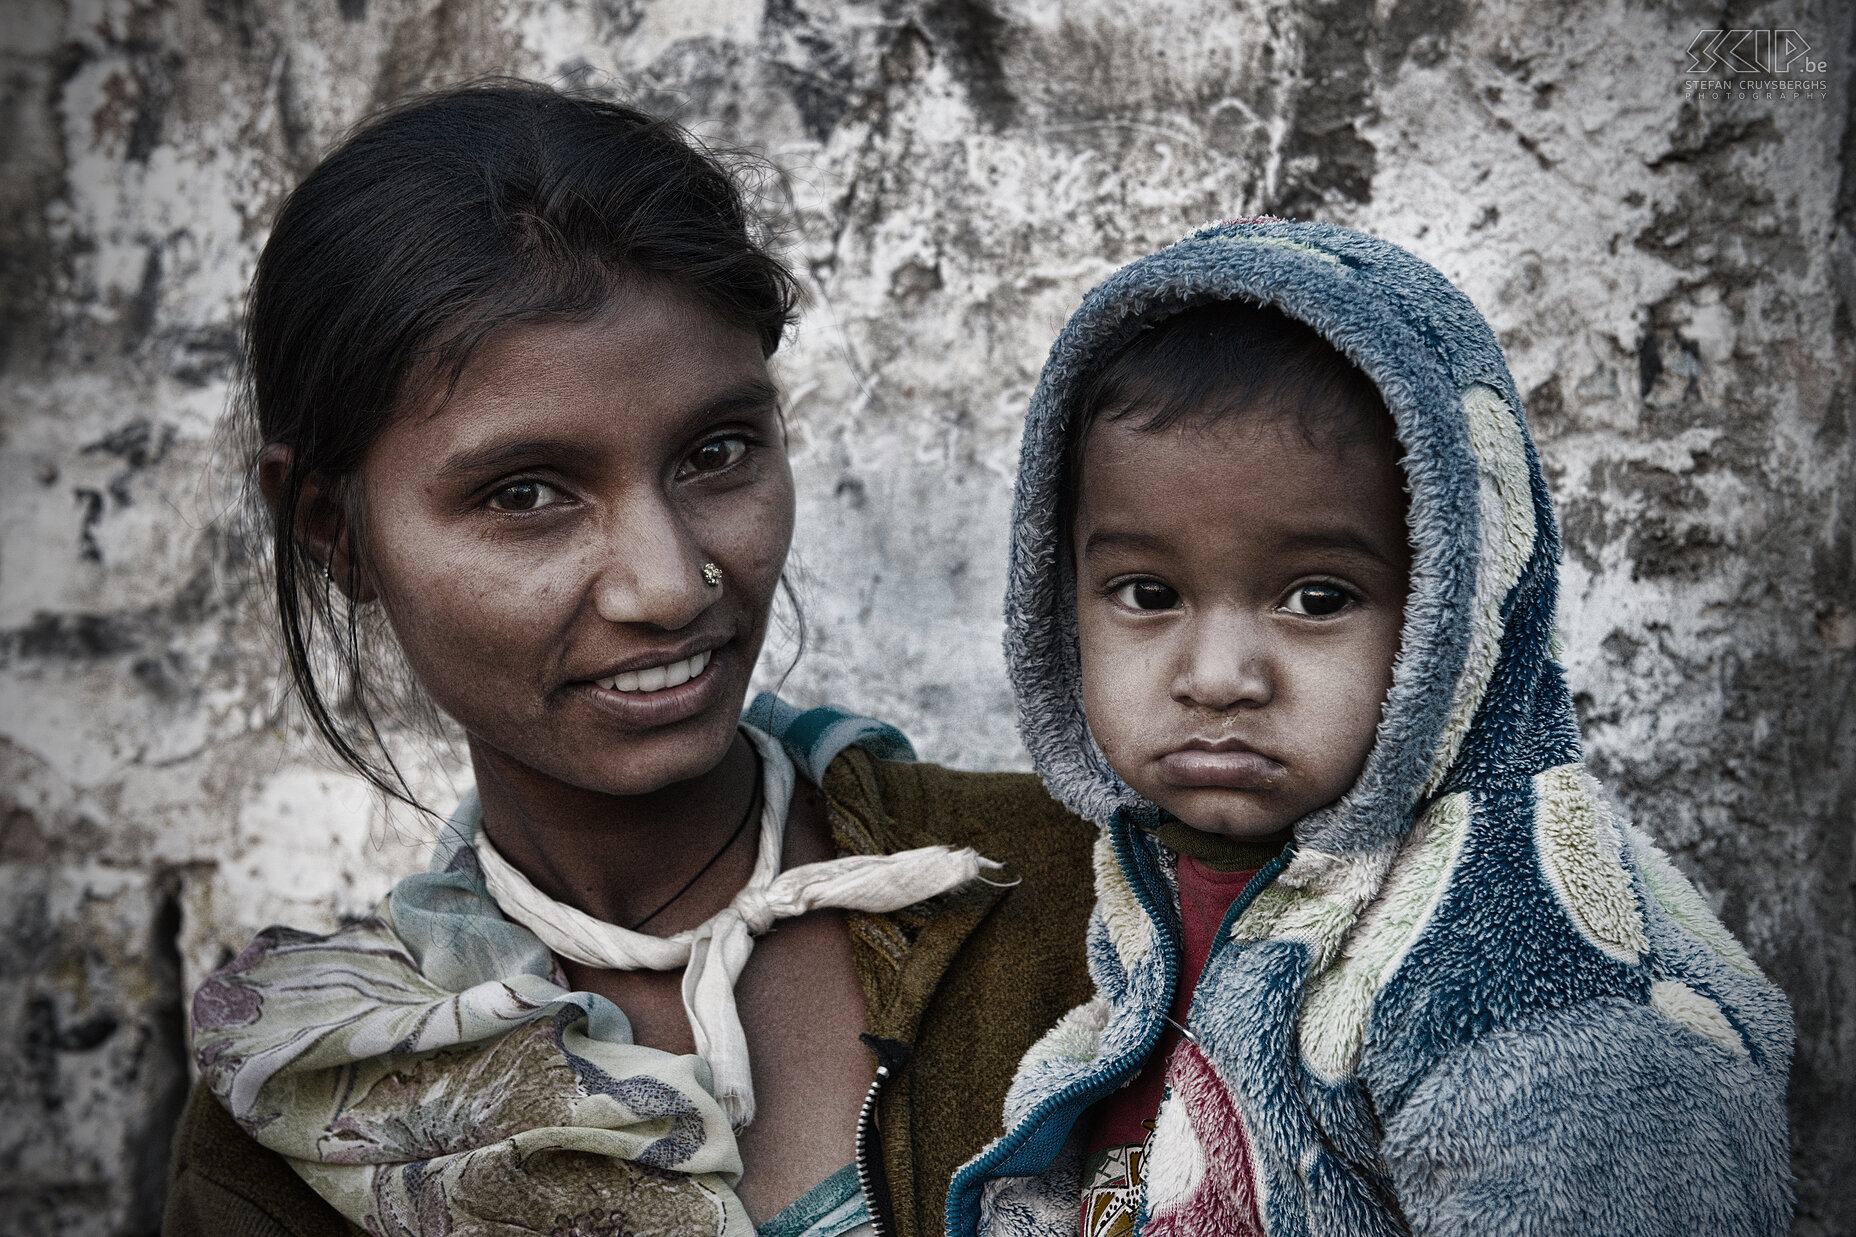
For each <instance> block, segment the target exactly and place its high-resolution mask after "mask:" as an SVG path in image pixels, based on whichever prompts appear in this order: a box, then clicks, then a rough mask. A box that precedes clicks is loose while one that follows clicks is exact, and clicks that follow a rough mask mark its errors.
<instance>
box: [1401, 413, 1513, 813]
mask: <svg viewBox="0 0 1856 1237" xmlns="http://www.w3.org/2000/svg"><path fill="white" fill-rule="evenodd" d="M1463 416H1464V420H1465V421H1466V422H1467V423H1468V427H1469V446H1470V450H1471V451H1472V452H1474V453H1475V456H1476V465H1477V472H1478V474H1479V475H1478V480H1477V505H1478V507H1479V508H1480V509H1481V513H1482V518H1481V521H1480V525H1481V527H1480V530H1479V531H1480V534H1481V538H1480V544H1481V552H1480V553H1479V554H1478V555H1477V562H1476V598H1475V601H1474V603H1473V604H1472V607H1471V610H1470V615H1469V620H1470V637H1469V653H1468V656H1467V657H1466V658H1465V660H1464V663H1463V673H1462V675H1461V676H1460V677H1459V678H1458V679H1457V682H1456V692H1455V694H1454V696H1453V697H1452V699H1451V703H1450V719H1449V721H1447V722H1445V723H1444V729H1443V733H1442V734H1441V735H1439V736H1438V740H1437V753H1436V755H1435V756H1433V757H1432V760H1431V772H1430V776H1429V777H1428V778H1427V779H1426V780H1425V783H1424V793H1425V794H1429V793H1430V792H1432V791H1433V790H1436V789H1437V787H1438V785H1439V784H1440V783H1441V782H1442V781H1443V779H1444V775H1445V774H1447V773H1448V772H1449V771H1450V766H1451V765H1453V764H1455V763H1456V756H1457V753H1458V752H1459V751H1461V750H1462V747H1463V740H1464V739H1466V738H1467V737H1468V736H1469V725H1470V723H1471V722H1472V721H1474V720H1475V717H1476V710H1477V709H1478V708H1480V707H1481V706H1482V697H1483V694H1484V693H1485V692H1487V691H1488V689H1489V680H1490V678H1491V677H1492V676H1493V675H1494V673H1495V662H1496V659H1497V658H1499V657H1500V656H1501V651H1502V633H1503V630H1504V624H1503V622H1502V602H1504V601H1506V600H1507V598H1508V594H1509V592H1510V590H1512V589H1513V588H1514V586H1515V584H1516V583H1517V582H1518V581H1519V580H1520V578H1521V572H1522V570H1523V569H1524V568H1525V567H1526V566H1527V560H1528V559H1529V558H1531V557H1533V553H1534V493H1533V487H1532V484H1531V478H1532V473H1531V471H1530V470H1529V468H1528V461H1527V442H1526V440H1525V439H1524V438H1523V437H1522V433H1521V422H1520V420H1519V419H1518V418H1516V416H1515V415H1514V412H1513V410H1512V409H1510V408H1509V407H1508V403H1507V401H1506V400H1504V399H1502V397H1501V396H1500V394H1498V393H1497V392H1496V391H1495V390H1493V389H1492V388H1490V387H1486V386H1480V385H1478V386H1473V387H1471V388H1470V389H1469V390H1468V391H1467V392H1466V393H1465V394H1464V396H1463Z"/></svg>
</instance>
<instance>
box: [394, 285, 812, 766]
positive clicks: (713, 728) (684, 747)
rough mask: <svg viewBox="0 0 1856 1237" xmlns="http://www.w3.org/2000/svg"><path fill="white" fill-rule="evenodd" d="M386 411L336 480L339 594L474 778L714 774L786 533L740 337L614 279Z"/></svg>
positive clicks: (772, 442)
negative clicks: (467, 753)
mask: <svg viewBox="0 0 1856 1237" xmlns="http://www.w3.org/2000/svg"><path fill="white" fill-rule="evenodd" d="M410 403H411V406H409V407H407V408H405V409H404V410H402V411H401V412H400V413H398V414H397V415H396V417H395V419H394V420H393V422H392V423H391V424H390V425H389V427H388V428H387V430H386V431H385V432H384V433H382V435H381V436H380V438H379V440H378V441H377V442H376V443H375V444H374V446H373V448H372V449H371V450H370V451H369V453H368V455H367V458H366V459H365V461H364V462H363V464H362V466H361V468H360V470H359V481H360V490H359V502H360V504H361V514H362V521H361V530H362V535H363V543H362V545H361V546H360V547H359V549H360V554H359V560H360V561H359V565H358V570H359V572H360V575H359V577H358V579H357V584H358V585H359V586H360V587H361V588H362V589H365V590H369V591H372V592H374V593H376V594H377V595H378V596H379V598H380V601H381V603H382V605H383V606H384V607H385V609H386V613H387V616H388V618H389V620H390V621H391V623H392V625H393V630H394V632H395V633H396V634H397V635H398V637H399V640H400V643H401V645H402V646H403V647H404V649H405V653H406V657H407V658H408V660H409V661H410V663H411V666H412V669H413V671H414V673H415V674H416V675H417V676H418V679H419V682H420V683H421V684H422V685H423V686H424V687H425V689H426V690H427V691H428V692H430V693H431V695H432V698H433V699H434V700H435V701H436V702H437V703H438V705H439V707H441V708H442V709H444V711H445V712H446V713H448V714H449V715H450V716H451V717H453V718H455V719H456V720H457V722H458V723H459V725H461V726H462V727H463V728H464V730H465V732H466V733H467V734H468V735H469V737H470V742H471V753H472V757H473V760H474V761H475V762H476V763H477V765H478V772H479V776H480V777H481V776H482V775H483V774H484V773H486V772H494V773H500V774H502V775H504V776H506V777H509V778H511V779H514V780H517V781H521V782H532V781H533V780H534V776H535V775H537V774H539V775H540V776H541V778H542V779H543V780H544V781H547V782H555V783H561V784H565V785H568V786H572V787H576V788H580V789H583V790H590V791H596V792H599V793H604V794H642V793H647V792H649V791H653V790H657V789H660V788H662V787H664V786H667V785H670V784H672V783H674V782H679V781H683V780H686V779H688V778H692V777H696V776H699V775H701V774H703V773H706V772H708V771H709V770H710V769H712V768H714V767H715V766H716V764H717V763H718V762H720V760H721V759H722V757H723V755H724V754H725V753H726V751H727V750H728V746H729V744H730V743H731V742H732V740H733V738H734V734H735V727H736V718H737V715H738V713H739V711H740V708H741V703H742V700H743V698H744V697H745V695H746V692H747V687H748V676H749V674H750V673H751V672H752V670H753V668H754V661H755V657H756V655H757V654H758V653H759V651H760V646H761V640H762V638H763V637H764V636H765V634H766V628H767V616H768V612H769V610H770V608H771V606H772V603H773V595H774V590H775V589H776V588H777V587H778V584H779V578H780V571H781V568H782V566H783V565H784V563H785V561H786V551H787V546H788V543H789V542H790V541H791V538H792V531H793V484H792V474H791V472H790V471H789V469H788V467H787V460H786V451H785V447H784V444H783V441H782V435H781V426H780V418H779V410H778V405H777V397H776V393H775V390H774V388H773V385H772V383H771V382H770V381H769V379H768V376H767V366H766V361H765V359H764V358H763V357H762V356H761V350H760V342H759V339H758V337H757V336H756V335H755V334H754V333H753V332H751V331H749V330H746V329H744V328H741V327H737V326H734V325H731V324H730V323H728V322H726V321H724V320H723V319H722V318H720V317H718V316H717V315H716V314H715V313H713V312H712V311H710V310H709V309H707V308H705V307H704V306H702V305H701V304H700V303H698V302H696V301H694V300H692V299H690V298H689V297H687V296H685V295H683V294H681V293H679V292H677V291H674V290H667V289H664V288H662V287H659V286H654V285H649V284H645V285H632V286H630V287H628V288H625V289H622V290H621V291H619V292H618V293H617V294H616V295H615V297H614V299H613V300H612V302H611V303H610V304H609V305H608V306H607V308H606V309H605V310H604V311H603V312H602V313H601V314H600V315H599V316H597V317H595V318H593V319H591V320H589V321H586V322H580V323H540V324H534V325H521V326H516V327H512V328H509V329H506V330H504V331H501V332H499V333H498V334H496V335H495V336H492V337H491V339H490V340H488V341H486V342H485V344H484V345H483V346H482V347H481V348H479V350H478V351H477V353H476V354H475V355H474V356H473V358H472V359H471V362H470V364H469V365H468V366H467V367H466V369H465V370H464V372H463V374H462V376H461V378H460V381H459V382H458V384H457V386H456V388H455V390H454V391H452V392H451V393H450V394H449V396H448V397H446V396H444V395H443V394H442V393H434V394H432V395H431V396H429V397H428V398H425V399H414V400H412V401H410ZM710 563H712V564H714V565H715V566H716V567H719V568H720V569H721V570H720V582H719V583H718V584H711V583H708V582H707V580H706V579H705V575H704V565H705V564H710ZM709 574H710V575H714V572H713V571H711V572H710V573H709ZM486 764H488V765H489V766H490V767H489V768H488V769H486V768H484V766H485V765H486Z"/></svg>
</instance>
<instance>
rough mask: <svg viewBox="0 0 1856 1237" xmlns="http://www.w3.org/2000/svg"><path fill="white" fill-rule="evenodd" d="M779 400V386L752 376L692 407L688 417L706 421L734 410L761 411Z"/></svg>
mask: <svg viewBox="0 0 1856 1237" xmlns="http://www.w3.org/2000/svg"><path fill="white" fill-rule="evenodd" d="M779 402H780V388H778V387H776V386H774V385H773V383H771V382H769V381H768V380H767V379H765V378H754V379H750V380H749V381H747V382H743V383H742V384H741V385H740V386H737V387H735V388H733V389H732V390H729V391H725V392H723V393H722V394H721V395H718V396H717V397H716V398H714V399H712V400H710V401H709V402H708V403H706V404H702V405H699V406H698V407H696V408H694V409H692V410H691V412H690V414H689V419H690V420H692V421H698V420H700V421H708V420H713V419H715V418H716V417H723V416H727V415H728V414H729V413H734V412H761V411H764V410H765V409H767V408H770V407H774V406H777V405H778V404H779Z"/></svg>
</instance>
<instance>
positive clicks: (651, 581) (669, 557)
mask: <svg viewBox="0 0 1856 1237" xmlns="http://www.w3.org/2000/svg"><path fill="white" fill-rule="evenodd" d="M598 538H599V541H598V544H597V545H596V546H595V547H594V554H595V558H596V563H595V567H594V570H595V573H596V575H595V579H594V582H593V606H594V609H595V610H596V611H597V612H598V614H599V616H600V617H601V618H602V619H604V620H606V621H607V622H608V623H644V624H648V625H650V626H652V627H661V628H663V629H664V630H666V631H676V630H679V629H680V628H683V627H687V626H689V624H691V623H692V622H694V621H695V620H696V617H697V616H698V615H700V614H701V613H702V612H703V611H704V610H706V609H708V608H709V606H710V605H711V604H712V603H714V601H715V600H716V599H717V598H718V597H720V596H721V594H722V592H723V590H724V589H725V588H726V584H725V583H724V584H722V585H721V586H719V587H718V586H717V585H712V584H709V583H708V582H707V581H706V580H705V579H704V576H703V566H704V563H705V562H706V559H705V557H704V555H703V551H702V547H701V546H700V545H698V544H697V543H696V540H695V538H694V537H692V536H691V535H690V533H689V530H688V529H687V528H686V527H685V526H684V523H683V521H682V520H680V519H678V518H677V516H676V512H675V511H674V510H672V509H671V508H670V507H669V506H668V504H661V503H655V502H649V503H644V502H641V503H635V504H629V505H628V508H627V509H625V510H622V511H615V512H614V513H613V518H610V519H608V520H605V521H602V526H601V528H600V529H599V532H598Z"/></svg>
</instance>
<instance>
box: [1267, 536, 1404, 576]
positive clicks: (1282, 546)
mask: <svg viewBox="0 0 1856 1237" xmlns="http://www.w3.org/2000/svg"><path fill="white" fill-rule="evenodd" d="M1276 546H1277V549H1279V550H1282V551H1295V550H1340V551H1342V552H1343V553H1348V554H1358V555H1360V556H1361V557H1363V558H1370V559H1372V560H1373V561H1374V562H1376V563H1378V564H1380V565H1381V566H1383V567H1387V568H1390V569H1392V570H1394V571H1397V570H1402V569H1403V567H1404V564H1403V563H1400V562H1396V561H1394V560H1393V559H1390V558H1387V557H1386V556H1385V553H1384V552H1383V551H1381V550H1380V548H1379V547H1378V546H1376V545H1374V544H1373V543H1372V542H1371V541H1370V540H1368V539H1367V538H1365V537H1363V536H1361V535H1360V534H1359V533H1356V532H1354V531H1353V530H1352V529H1349V528H1334V529H1307V530H1303V531H1300V532H1289V533H1285V534H1284V535H1283V536H1282V537H1281V538H1280V539H1278V541H1277V542H1276Z"/></svg>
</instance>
